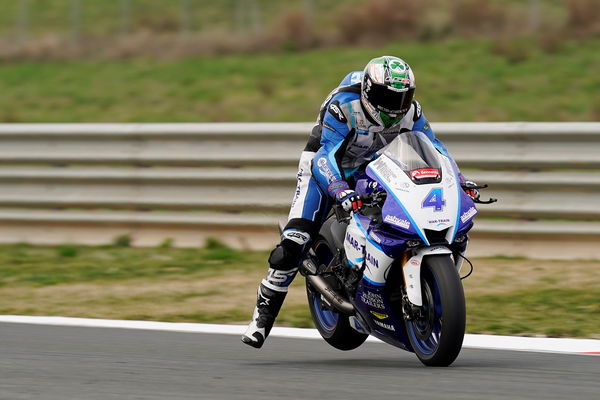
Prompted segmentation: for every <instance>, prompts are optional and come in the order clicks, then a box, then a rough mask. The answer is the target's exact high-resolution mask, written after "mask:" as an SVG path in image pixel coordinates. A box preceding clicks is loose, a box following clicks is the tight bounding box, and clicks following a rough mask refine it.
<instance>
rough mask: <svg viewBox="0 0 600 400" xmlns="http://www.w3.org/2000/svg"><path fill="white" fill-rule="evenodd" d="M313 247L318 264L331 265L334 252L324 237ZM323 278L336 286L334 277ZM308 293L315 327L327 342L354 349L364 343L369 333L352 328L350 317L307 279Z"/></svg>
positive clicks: (338, 347)
mask: <svg viewBox="0 0 600 400" xmlns="http://www.w3.org/2000/svg"><path fill="white" fill-rule="evenodd" d="M313 249H314V250H315V253H316V254H317V258H318V261H319V262H318V264H322V265H329V263H330V262H331V260H332V259H333V252H332V251H331V249H330V247H329V245H328V244H327V242H326V241H325V240H324V239H323V238H320V239H319V240H317V241H316V242H315V244H314V245H313ZM323 278H324V279H326V280H327V281H328V283H329V284H330V285H332V286H333V287H335V286H336V285H335V278H334V277H329V278H326V277H323ZM306 295H307V297H308V307H309V308H310V314H311V316H312V320H313V322H314V324H315V327H316V328H317V330H318V331H319V333H320V334H321V336H322V337H323V339H325V341H326V342H327V343H329V344H330V345H332V346H333V347H335V348H336V349H339V350H353V349H355V348H357V347H359V346H360V345H361V344H363V343H364V341H365V340H366V339H367V337H368V336H369V335H367V334H364V333H360V332H358V331H356V330H355V329H354V328H352V327H351V326H350V317H349V316H348V315H345V314H342V313H339V312H337V311H335V309H334V308H333V307H331V306H329V305H328V304H326V303H325V302H324V301H323V300H322V298H321V294H320V293H319V292H318V291H317V290H316V289H314V288H313V287H312V286H311V285H310V283H308V281H306Z"/></svg>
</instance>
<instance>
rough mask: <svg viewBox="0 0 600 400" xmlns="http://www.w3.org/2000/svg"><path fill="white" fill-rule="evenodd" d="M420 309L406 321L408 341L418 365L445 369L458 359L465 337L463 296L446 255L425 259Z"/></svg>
mask: <svg viewBox="0 0 600 400" xmlns="http://www.w3.org/2000/svg"><path fill="white" fill-rule="evenodd" d="M421 268H422V269H421V291H422V298H423V307H422V308H421V313H420V315H419V316H415V318H414V319H412V320H410V321H408V320H407V321H406V331H407V333H408V338H409V340H410V343H411V345H412V347H413V349H414V351H415V354H416V355H417V357H418V358H419V360H421V362H422V363H423V364H425V365H428V366H438V367H446V366H448V365H450V364H452V362H454V360H455V359H456V357H458V353H460V350H461V348H462V342H463V338H464V335H465V324H466V311H465V296H464V292H463V287H462V283H461V282H460V277H459V276H458V272H457V271H456V268H455V267H454V263H453V262H452V259H451V258H450V257H449V256H447V255H434V256H427V257H425V258H424V259H423V264H422V267H421Z"/></svg>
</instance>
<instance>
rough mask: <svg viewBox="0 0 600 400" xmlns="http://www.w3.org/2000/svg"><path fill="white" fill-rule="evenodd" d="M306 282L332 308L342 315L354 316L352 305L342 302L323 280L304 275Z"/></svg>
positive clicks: (316, 276) (315, 276) (314, 276)
mask: <svg viewBox="0 0 600 400" xmlns="http://www.w3.org/2000/svg"><path fill="white" fill-rule="evenodd" d="M306 280H307V281H308V283H310V285H311V286H312V287H313V288H315V289H316V290H317V291H318V292H319V293H321V294H322V295H323V297H325V300H327V301H328V302H329V304H331V305H332V306H334V307H335V308H336V309H337V310H338V311H340V312H341V313H342V314H346V315H354V314H355V312H356V310H355V309H354V306H353V305H352V303H350V302H348V301H346V300H344V299H343V298H342V297H341V296H340V295H339V294H338V293H337V292H336V291H335V290H333V288H331V286H329V285H328V284H327V282H325V280H324V279H323V278H321V277H320V276H318V275H306Z"/></svg>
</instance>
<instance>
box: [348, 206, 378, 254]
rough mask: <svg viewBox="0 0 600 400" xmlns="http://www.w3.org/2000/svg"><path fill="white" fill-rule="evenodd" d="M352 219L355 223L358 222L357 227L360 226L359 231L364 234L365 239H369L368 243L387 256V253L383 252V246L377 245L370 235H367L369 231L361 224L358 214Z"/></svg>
mask: <svg viewBox="0 0 600 400" xmlns="http://www.w3.org/2000/svg"><path fill="white" fill-rule="evenodd" d="M352 218H353V219H354V222H356V225H357V226H358V229H360V231H361V232H362V234H363V235H364V236H365V239H367V242H369V243H371V244H372V245H373V246H375V248H377V250H380V251H381V252H382V253H384V254H385V251H383V249H382V248H381V246H380V245H378V244H377V243H375V242H374V241H373V240H372V239H371V238H369V235H368V234H367V231H366V230H365V228H363V226H362V224H361V223H360V219H358V217H357V216H356V214H352Z"/></svg>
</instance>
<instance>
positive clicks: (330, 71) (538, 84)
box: [0, 38, 600, 122]
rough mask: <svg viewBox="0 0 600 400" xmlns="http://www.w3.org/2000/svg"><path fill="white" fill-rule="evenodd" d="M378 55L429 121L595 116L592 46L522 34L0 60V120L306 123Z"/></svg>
mask: <svg viewBox="0 0 600 400" xmlns="http://www.w3.org/2000/svg"><path fill="white" fill-rule="evenodd" d="M514 46H517V47H516V48H513V47H514ZM382 54H392V55H397V56H400V57H402V58H404V59H405V60H406V61H407V62H409V63H410V65H411V66H412V68H413V69H414V70H415V73H416V76H417V82H418V89H417V93H416V96H417V98H418V100H419V101H420V102H421V104H422V105H423V108H424V110H425V113H426V115H427V116H428V118H429V120H431V121H432V122H435V121H465V122H467V121H593V120H597V119H598V117H599V115H600V102H599V101H598V96H597V94H598V87H600V74H595V73H592V71H597V70H599V69H600V39H588V40H582V41H571V42H565V43H564V44H563V45H561V46H560V48H558V49H556V51H555V52H552V53H548V52H545V51H544V50H543V49H541V48H540V47H539V46H538V44H537V43H536V41H535V40H534V39H527V38H525V39H523V40H518V41H514V42H510V43H504V44H503V45H502V46H498V44H497V43H496V42H495V41H494V40H491V39H486V40H482V39H454V40H451V41H445V42H438V43H392V44H388V45H384V46H369V47H367V46H362V47H361V46H352V47H347V48H336V49H326V50H312V51H307V52H301V53H277V54H255V55H252V56H248V55H231V56H210V57H192V58H186V59H181V60H171V61H167V60H163V61H159V60H154V59H145V58H134V59H128V60H112V61H110V60H107V61H77V60H72V61H48V62H41V63H35V62H4V63H0V92H1V93H2V95H1V96H0V121H2V122H226V121H243V122H253V121H260V122H270V121H279V122H281V121H312V120H313V119H314V118H315V116H316V114H317V112H318V108H319V106H320V104H321V102H322V101H323V99H324V98H325V97H326V96H327V93H329V91H330V90H332V89H333V88H334V87H335V86H337V85H338V84H339V82H340V81H341V79H342V78H343V77H344V76H345V75H346V74H347V73H348V72H350V71H353V70H358V69H362V68H364V65H365V64H366V63H367V61H368V60H369V59H371V58H373V57H376V56H380V55H382ZM567 94H568V95H567ZM533 105H535V106H533Z"/></svg>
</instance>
